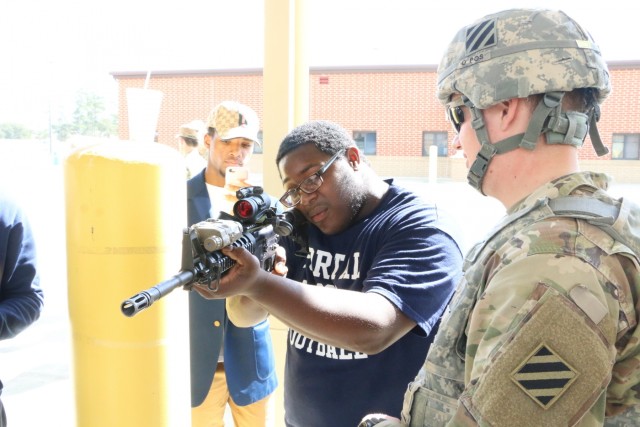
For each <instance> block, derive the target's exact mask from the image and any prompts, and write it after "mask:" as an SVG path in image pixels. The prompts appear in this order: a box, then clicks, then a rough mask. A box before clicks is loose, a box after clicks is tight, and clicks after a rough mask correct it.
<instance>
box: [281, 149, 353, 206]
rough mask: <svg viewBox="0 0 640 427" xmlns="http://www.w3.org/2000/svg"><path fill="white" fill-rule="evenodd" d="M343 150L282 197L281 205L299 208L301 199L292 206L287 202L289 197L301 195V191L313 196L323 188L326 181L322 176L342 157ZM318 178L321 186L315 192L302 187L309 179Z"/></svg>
mask: <svg viewBox="0 0 640 427" xmlns="http://www.w3.org/2000/svg"><path fill="white" fill-rule="evenodd" d="M342 152H343V150H338V151H336V152H335V153H334V154H333V156H331V158H330V159H329V160H328V161H327V163H325V164H324V165H322V167H321V168H320V169H318V170H317V171H315V172H314V173H312V174H311V175H309V176H307V177H306V178H305V179H303V180H302V181H301V182H300V184H298V185H297V186H296V187H294V188H292V189H290V190H287V191H286V192H285V193H284V194H283V195H282V197H280V199H279V201H280V203H282V204H283V205H284V206H286V207H288V208H293V207H295V206H297V205H298V204H299V203H300V200H301V199H298V201H297V202H296V203H294V204H291V203H289V202H286V201H285V200H286V199H287V197H293V195H294V194H296V193H299V192H300V191H302V192H303V193H305V194H312V193H315V192H316V191H318V188H320V186H322V184H323V183H324V180H323V179H322V175H324V173H325V172H326V171H327V170H328V169H329V168H330V167H331V165H332V164H333V162H335V161H336V159H337V158H338V157H340V155H341V154H342ZM314 176H315V177H318V178H320V185H318V187H316V189H315V190H313V191H310V192H308V191H305V190H304V189H303V188H302V186H303V185H304V183H305V182H307V181H308V180H309V179H311V178H313V177H314Z"/></svg>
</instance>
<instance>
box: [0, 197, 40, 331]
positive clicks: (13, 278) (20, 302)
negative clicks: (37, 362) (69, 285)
mask: <svg viewBox="0 0 640 427" xmlns="http://www.w3.org/2000/svg"><path fill="white" fill-rule="evenodd" d="M42 306H43V293H42V288H41V287H40V278H39V275H38V270H37V260H36V250H35V243H34V240H33V234H32V231H31V228H30V225H29V223H28V221H27V218H26V217H25V215H24V214H23V212H22V211H21V210H20V208H19V207H18V206H17V205H15V204H14V203H13V202H12V201H10V200H7V199H3V198H0V339H7V338H12V337H14V336H15V335H17V334H18V333H20V332H21V331H22V330H23V329H25V328H26V327H27V326H29V325H30V324H32V323H33V322H35V321H36V320H37V319H38V318H39V317H40V312H41V311H42Z"/></svg>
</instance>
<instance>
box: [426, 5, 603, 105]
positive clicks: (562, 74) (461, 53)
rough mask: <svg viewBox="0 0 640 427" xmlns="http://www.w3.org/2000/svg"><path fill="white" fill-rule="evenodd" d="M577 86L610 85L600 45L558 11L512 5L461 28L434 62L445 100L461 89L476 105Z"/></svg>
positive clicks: (440, 95) (440, 93)
mask: <svg viewBox="0 0 640 427" xmlns="http://www.w3.org/2000/svg"><path fill="white" fill-rule="evenodd" d="M578 88H595V89H597V90H598V102H602V101H604V99H605V98H606V97H607V95H609V93H610V91H611V84H610V81H609V71H608V69H607V64H606V63H605V61H604V59H603V58H602V56H601V54H600V50H599V48H598V46H597V45H596V44H595V43H594V41H593V39H592V38H591V36H590V35H589V34H588V33H587V32H586V31H584V30H583V29H582V27H580V25H579V24H578V23H577V22H575V21H574V20H573V19H571V18H570V17H569V16H567V15H566V14H565V13H564V12H562V11H554V10H544V9H511V10H505V11H502V12H498V13H495V14H492V15H487V16H485V17H484V18H481V19H479V20H478V21H476V22H474V23H473V24H471V25H469V26H467V27H464V28H462V29H461V30H460V31H459V32H458V33H457V34H456V36H455V37H454V39H453V41H452V42H451V44H450V45H449V47H448V50H447V51H446V53H445V55H444V56H443V58H442V61H441V62H440V65H439V67H438V82H437V95H438V98H439V100H440V102H442V103H443V104H446V103H447V102H449V101H450V97H451V95H452V94H453V93H456V92H459V93H462V94H464V95H465V96H466V97H467V98H469V100H470V101H471V102H472V103H473V104H474V105H475V106H476V107H477V108H480V109H483V108H487V107H489V106H491V105H494V104H497V103H498V102H500V101H504V100H507V99H511V98H526V97H528V96H529V95H534V94H540V93H547V92H553V91H561V92H569V91H572V90H573V89H578Z"/></svg>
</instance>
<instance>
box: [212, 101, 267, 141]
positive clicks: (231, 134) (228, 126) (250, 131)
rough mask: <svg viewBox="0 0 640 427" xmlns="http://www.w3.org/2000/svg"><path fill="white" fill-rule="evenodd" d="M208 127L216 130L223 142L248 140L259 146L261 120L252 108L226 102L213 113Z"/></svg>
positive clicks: (234, 102)
mask: <svg viewBox="0 0 640 427" xmlns="http://www.w3.org/2000/svg"><path fill="white" fill-rule="evenodd" d="M207 127H210V128H214V129H215V130H216V132H217V133H218V135H219V136H220V139H222V140H223V141H226V140H229V139H233V138H247V139H249V140H251V141H253V142H255V143H256V144H258V145H261V142H260V140H259V139H258V132H259V131H260V120H259V119H258V115H257V114H256V112H255V111H253V110H252V109H251V108H249V107H247V106H246V105H244V104H241V103H239V102H236V101H224V102H222V103H221V104H219V105H218V106H217V107H216V108H214V109H213V111H211V114H209V118H208V119H207Z"/></svg>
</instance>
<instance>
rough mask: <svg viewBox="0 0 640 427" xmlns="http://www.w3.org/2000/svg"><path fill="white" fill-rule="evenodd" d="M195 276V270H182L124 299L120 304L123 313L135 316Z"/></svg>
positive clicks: (189, 281)
mask: <svg viewBox="0 0 640 427" xmlns="http://www.w3.org/2000/svg"><path fill="white" fill-rule="evenodd" d="M194 277H195V274H194V272H193V271H191V270H182V271H180V272H179V273H178V274H176V275H175V276H172V277H170V278H169V279H167V280H163V281H162V282H160V283H158V284H157V285H155V286H153V287H151V288H149V289H147V290H144V291H142V292H140V293H139V294H136V295H134V296H132V297H131V298H129V299H126V300H124V301H123V303H122V304H121V305H120V310H122V314H124V315H125V316H128V317H132V316H135V315H136V314H138V313H139V312H141V311H142V310H144V309H145V308H148V307H149V306H150V305H151V304H153V303H154V302H156V301H158V300H159V299H160V298H162V297H163V296H165V295H167V294H168V293H169V292H171V291H173V290H174V289H176V288H178V287H180V286H184V285H186V284H189V283H191V282H192V281H193V279H194Z"/></svg>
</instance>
